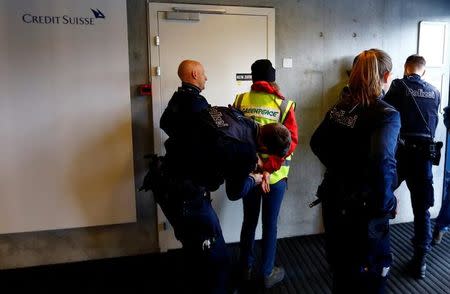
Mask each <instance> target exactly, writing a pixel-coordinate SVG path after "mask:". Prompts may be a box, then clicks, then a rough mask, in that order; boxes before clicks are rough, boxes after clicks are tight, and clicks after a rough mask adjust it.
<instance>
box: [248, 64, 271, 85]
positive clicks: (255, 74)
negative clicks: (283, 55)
mask: <svg viewBox="0 0 450 294" xmlns="http://www.w3.org/2000/svg"><path fill="white" fill-rule="evenodd" d="M252 80H253V82H257V81H266V82H275V69H274V68H273V67H272V63H271V62H270V60H268V59H259V60H256V61H255V62H254V63H253V64H252Z"/></svg>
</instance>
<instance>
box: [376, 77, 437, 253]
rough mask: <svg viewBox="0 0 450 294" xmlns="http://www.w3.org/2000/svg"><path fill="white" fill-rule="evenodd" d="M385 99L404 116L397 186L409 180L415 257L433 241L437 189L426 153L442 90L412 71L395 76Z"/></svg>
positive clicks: (432, 136) (431, 138) (432, 134)
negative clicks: (435, 191)
mask: <svg viewBox="0 0 450 294" xmlns="http://www.w3.org/2000/svg"><path fill="white" fill-rule="evenodd" d="M413 96H414V98H413ZM384 101H386V102H387V103H389V104H390V105H392V106H393V107H395V109H397V110H398V111H399V112H400V116H401V123H402V127H401V130H400V137H401V139H402V140H401V141H400V142H402V144H399V147H398V151H397V161H398V162H397V173H398V186H399V185H400V184H401V183H402V181H403V180H406V184H407V186H408V189H409V191H410V193H411V203H412V208H413V213H414V238H413V245H414V250H415V251H414V253H415V257H420V256H424V255H425V254H426V253H427V252H428V251H429V250H430V243H431V225H430V213H429V211H428V209H429V208H430V207H431V206H433V205H434V190H433V174H432V170H431V167H432V164H431V161H430V159H428V156H427V155H428V154H427V153H428V146H429V142H430V141H432V140H433V138H434V134H435V131H436V126H437V123H438V109H439V104H440V93H439V91H438V90H437V89H436V88H435V87H433V86H432V85H430V84H429V83H427V82H425V81H423V80H422V79H421V77H420V76H419V75H417V74H412V75H410V76H405V77H403V79H396V80H394V81H393V82H392V84H391V87H390V89H389V91H388V92H387V93H386V96H385V98H384ZM418 108H419V109H420V112H419V109H418ZM421 113H422V115H421ZM403 143H404V144H403Z"/></svg>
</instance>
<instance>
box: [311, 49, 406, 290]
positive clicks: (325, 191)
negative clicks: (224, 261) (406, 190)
mask: <svg viewBox="0 0 450 294" xmlns="http://www.w3.org/2000/svg"><path fill="white" fill-rule="evenodd" d="M391 69H392V62H391V58H390V57H389V55H387V54H386V53H385V52H384V51H381V50H378V49H370V50H366V51H364V52H362V53H361V54H359V56H358V59H357V61H356V63H355V65H354V66H353V68H352V72H351V74H350V79H349V84H348V86H347V87H345V88H344V89H343V91H342V92H341V95H340V98H339V101H338V102H337V104H336V105H334V106H333V107H332V108H331V109H330V110H329V111H328V112H327V114H326V116H325V119H324V120H323V121H322V123H321V124H320V125H319V127H318V128H317V129H316V131H315V132H314V134H313V136H312V138H311V142H310V144H311V149H312V151H313V152H314V154H316V156H317V157H318V158H319V159H320V161H321V162H322V163H323V164H324V165H325V167H326V173H325V176H324V180H323V182H322V184H321V185H320V186H319V189H318V193H317V195H318V197H319V199H321V200H322V216H323V223H324V228H325V241H326V243H325V245H326V247H325V248H326V252H327V258H328V262H329V263H330V266H331V270H332V273H333V293H384V292H385V283H386V277H387V274H388V272H389V268H390V264H391V262H392V257H391V251H390V242H389V219H390V218H393V217H394V216H395V209H396V204H397V201H396V198H395V196H394V194H393V185H394V183H395V180H396V170H395V148H396V143H397V137H398V134H399V130H400V117H399V113H398V112H397V111H396V110H395V109H394V108H392V107H391V106H390V105H388V104H387V103H385V102H383V101H381V99H380V98H381V97H382V93H383V90H384V89H387V88H388V87H389V83H390V76H391V73H390V72H391ZM367 77H372V80H370V81H367ZM369 84H370V85H371V86H369Z"/></svg>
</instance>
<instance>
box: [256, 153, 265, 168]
mask: <svg viewBox="0 0 450 294" xmlns="http://www.w3.org/2000/svg"><path fill="white" fill-rule="evenodd" d="M257 157H258V162H257V163H256V170H259V171H262V170H263V165H264V162H263V161H262V159H261V157H260V156H259V155H257Z"/></svg>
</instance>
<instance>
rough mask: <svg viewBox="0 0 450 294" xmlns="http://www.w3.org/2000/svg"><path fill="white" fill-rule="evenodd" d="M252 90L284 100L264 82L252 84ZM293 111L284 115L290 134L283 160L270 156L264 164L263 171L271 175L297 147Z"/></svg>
mask: <svg viewBox="0 0 450 294" xmlns="http://www.w3.org/2000/svg"><path fill="white" fill-rule="evenodd" d="M252 90H253V91H258V92H265V93H269V94H274V95H276V96H278V97H279V98H281V99H285V98H284V97H283V95H281V93H280V92H279V91H278V90H277V89H276V88H275V87H273V86H272V85H271V84H270V83H268V82H266V81H258V82H255V83H253V85H252ZM294 110H295V107H291V108H290V109H289V112H288V113H287V115H286V119H285V120H284V122H283V125H284V126H285V127H286V128H287V129H288V130H289V132H290V133H291V147H290V148H289V151H288V153H287V155H286V156H285V157H284V158H281V157H278V156H275V155H271V156H269V158H267V160H266V161H265V162H264V166H263V168H264V170H265V171H267V172H269V173H273V172H274V171H277V170H279V169H280V167H281V165H282V164H283V162H284V160H285V158H286V157H288V156H289V155H291V154H292V152H294V150H295V148H296V147H297V144H298V126H297V120H296V119H295V112H294Z"/></svg>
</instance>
